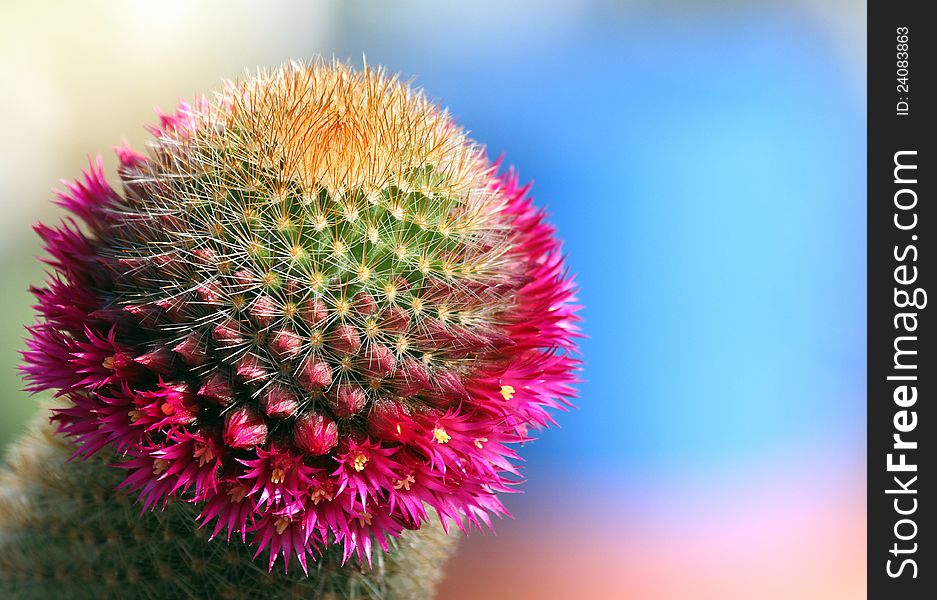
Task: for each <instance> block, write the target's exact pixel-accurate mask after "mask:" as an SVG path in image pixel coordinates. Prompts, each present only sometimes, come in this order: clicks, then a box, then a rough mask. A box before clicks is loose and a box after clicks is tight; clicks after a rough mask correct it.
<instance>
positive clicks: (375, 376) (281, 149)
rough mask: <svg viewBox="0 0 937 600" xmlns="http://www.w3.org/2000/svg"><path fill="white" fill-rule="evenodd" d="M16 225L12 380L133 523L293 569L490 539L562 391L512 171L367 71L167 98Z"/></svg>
mask: <svg viewBox="0 0 937 600" xmlns="http://www.w3.org/2000/svg"><path fill="white" fill-rule="evenodd" d="M151 130H152V133H153V139H152V141H151V143H150V145H149V148H148V152H147V154H146V155H143V154H139V153H137V152H135V151H133V150H130V149H129V148H120V149H118V156H119V159H120V168H119V173H118V175H119V180H120V189H116V188H113V187H112V186H111V185H110V184H108V183H107V181H106V180H105V177H104V174H103V170H102V168H101V167H100V163H99V164H98V165H97V166H94V165H93V166H92V168H91V170H90V172H89V173H88V174H87V175H86V177H85V179H84V180H83V181H81V182H77V183H74V184H71V185H69V186H68V189H67V191H65V192H63V193H62V194H61V197H60V202H61V203H62V204H64V205H65V206H66V207H67V208H69V209H70V210H71V211H72V212H73V213H74V214H75V215H76V216H77V217H78V218H79V219H80V220H81V221H83V225H84V227H83V228H80V227H78V226H76V225H74V224H72V223H69V222H67V223H65V224H64V225H62V226H60V227H58V228H49V227H44V226H40V227H39V228H38V231H39V233H40V235H41V236H42V237H43V239H44V240H45V242H46V247H47V249H48V251H49V253H50V255H51V258H50V259H49V264H50V265H52V267H53V268H54V269H55V274H54V275H53V276H52V277H51V279H50V280H49V281H48V282H47V284H46V285H45V286H44V287H40V288H37V289H36V290H35V294H36V296H37V298H38V307H37V308H38V311H39V314H40V322H39V323H38V324H37V325H36V326H34V327H32V328H31V333H32V339H31V340H30V341H29V350H28V351H27V352H26V353H25V358H26V363H27V364H26V366H25V368H24V372H25V374H26V376H27V378H28V380H29V381H30V385H31V389H32V390H34V391H40V390H48V389H51V390H55V391H56V392H57V393H58V394H59V395H61V396H64V397H65V398H67V399H68V400H70V402H71V405H70V406H69V407H67V408H64V409H62V410H59V411H58V412H57V414H56V417H55V418H56V420H57V423H58V425H59V430H60V431H62V432H63V433H65V434H67V435H69V436H71V437H72V438H73V439H74V440H75V441H76V442H77V444H78V446H79V450H78V455H79V456H82V457H86V456H89V455H92V454H94V453H96V452H98V451H101V450H102V449H104V448H107V449H108V450H106V452H108V453H113V452H116V453H117V454H118V455H119V456H120V457H122V458H123V459H124V460H123V461H122V462H121V465H120V466H121V467H122V468H123V469H124V470H125V473H126V477H125V478H124V480H123V482H122V483H121V486H122V487H124V488H128V489H130V490H132V491H134V492H135V493H136V494H138V496H139V498H140V499H141V500H142V502H143V505H144V506H145V507H146V508H153V507H158V506H162V505H163V504H164V503H165V502H166V501H167V500H168V499H171V498H175V497H179V498H182V499H184V500H188V501H190V502H193V503H195V504H196V505H197V506H198V508H199V514H198V519H199V520H200V521H201V522H202V523H203V524H209V527H210V529H211V531H212V533H213V534H214V535H217V534H222V533H224V534H225V535H226V536H229V537H230V536H231V535H233V534H236V535H237V536H239V537H242V538H244V539H247V538H248V536H249V538H250V539H249V541H250V543H251V544H252V545H253V546H255V547H256V548H257V550H258V551H261V550H264V549H267V550H269V564H270V565H271V566H272V565H273V563H274V562H275V561H276V560H277V557H278V556H282V557H283V558H284V563H285V564H288V563H289V562H290V561H289V556H290V555H293V556H295V557H296V558H297V559H298V561H299V563H300V565H301V566H302V568H303V569H306V568H307V556H310V555H311V556H315V555H316V554H318V553H320V552H321V551H322V550H323V549H324V548H326V547H328V546H329V545H331V544H333V543H337V544H339V545H341V546H342V555H343V557H344V558H345V559H347V558H348V557H349V556H351V555H357V557H358V558H359V560H370V556H371V550H372V545H373V544H375V543H376V544H378V545H379V546H380V547H381V548H383V549H386V548H387V544H388V540H389V539H391V538H393V537H394V536H396V535H399V534H400V533H401V531H403V530H405V529H416V528H419V527H420V525H421V524H422V523H424V522H426V520H427V518H428V513H427V507H430V508H432V509H433V510H434V511H435V512H436V513H438V515H439V517H440V519H441V520H442V522H443V526H444V527H446V528H448V526H449V524H451V523H456V524H457V525H458V526H459V527H466V526H471V525H481V524H485V523H489V515H490V514H502V513H504V512H505V511H504V508H503V506H502V504H501V503H500V501H499V500H498V498H497V495H496V494H497V493H498V492H503V491H507V490H509V489H510V487H511V485H512V484H513V483H514V482H516V480H517V475H518V471H517V467H516V465H515V462H516V460H517V455H516V453H515V451H514V450H513V449H512V448H513V446H515V445H516V444H518V443H521V442H524V441H526V440H528V439H530V438H529V434H528V429H529V428H530V427H534V428H537V427H542V426H545V425H547V424H548V423H549V422H551V417H550V415H549V413H548V409H551V408H559V407H563V406H564V405H566V404H567V402H568V398H569V397H570V396H571V395H572V394H573V388H572V385H573V384H574V383H575V380H576V371H577V369H578V361H577V359H576V358H575V356H574V354H575V350H576V345H575V338H576V336H577V327H576V321H577V317H576V314H575V311H576V306H575V304H574V298H573V294H574V286H573V284H572V282H571V280H570V278H569V276H568V274H567V271H566V267H565V266H564V260H563V256H562V254H561V252H560V247H559V242H558V241H557V240H556V239H555V238H554V236H553V229H552V228H551V227H550V226H549V225H547V224H546V222H545V220H544V219H545V217H544V213H543V212H542V211H541V210H538V209H536V208H535V207H534V206H533V205H532V203H531V201H530V199H529V198H528V196H527V188H526V187H519V186H518V184H517V179H516V177H515V176H514V175H513V173H512V172H511V171H508V172H507V173H506V174H498V172H497V165H495V164H492V163H491V162H490V161H489V160H488V159H487V158H486V157H485V155H484V153H483V151H482V150H481V148H480V147H478V146H477V145H475V144H474V143H473V142H472V141H471V140H470V139H468V138H467V137H466V136H465V134H464V133H463V131H462V130H461V129H460V128H459V127H457V126H456V125H455V124H454V123H453V121H452V119H451V118H450V117H449V116H448V115H447V113H446V112H444V111H442V110H440V109H439V108H438V107H436V106H435V105H433V104H432V103H431V102H429V101H428V100H427V99H426V97H425V96H424V95H423V94H422V93H418V92H416V91H414V90H412V89H410V88H409V87H407V86H405V85H403V84H401V83H399V82H398V81H396V80H395V79H394V78H390V77H388V76H387V75H385V74H384V73H383V72H382V71H380V70H372V69H365V70H363V71H354V70H352V69H350V68H349V67H347V66H344V65H340V64H324V63H313V64H307V65H299V64H293V65H289V66H286V67H283V68H280V69H277V70H274V71H271V72H266V73H264V72H262V73H259V74H257V75H256V76H254V77H250V78H247V79H244V80H242V81H238V82H233V83H230V84H228V85H226V86H225V87H224V88H223V89H222V90H221V91H219V92H217V93H216V94H215V95H214V96H213V97H212V98H210V99H200V100H198V101H197V102H195V103H193V104H192V105H188V104H182V105H180V107H179V110H178V111H177V112H176V113H175V114H173V115H166V116H163V117H162V119H161V123H160V125H158V126H156V127H153V128H151Z"/></svg>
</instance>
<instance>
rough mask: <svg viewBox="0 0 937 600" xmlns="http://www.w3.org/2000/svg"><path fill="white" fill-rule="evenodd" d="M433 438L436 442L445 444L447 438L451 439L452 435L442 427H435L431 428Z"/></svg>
mask: <svg viewBox="0 0 937 600" xmlns="http://www.w3.org/2000/svg"><path fill="white" fill-rule="evenodd" d="M433 439H434V440H436V443H437V444H447V443H449V440H451V439H452V436H450V435H449V434H448V433H446V430H445V429H443V428H442V427H437V428H436V429H434V430H433Z"/></svg>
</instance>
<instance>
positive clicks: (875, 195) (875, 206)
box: [867, 0, 937, 600]
mask: <svg viewBox="0 0 937 600" xmlns="http://www.w3.org/2000/svg"><path fill="white" fill-rule="evenodd" d="M927 5H928V3H926V2H924V1H923V0H921V1H916V2H907V1H901V0H892V1H888V0H869V4H868V117H867V118H868V121H867V122H868V157H867V159H868V163H867V165H868V173H867V176H868V199H867V202H868V204H867V211H868V212H867V216H868V224H867V227H868V272H867V273H868V297H867V298H868V322H867V326H868V330H867V331H868V354H867V356H868V406H867V415H868V465H867V466H868V597H869V598H875V599H878V598H882V599H887V600H903V599H917V598H925V597H926V598H934V597H935V596H934V595H933V594H934V590H935V589H937V565H935V564H934V561H933V558H934V556H935V552H934V548H933V544H935V543H937V535H935V534H934V531H933V527H934V518H933V515H934V514H935V511H937V506H934V504H935V503H937V497H935V496H934V495H933V494H928V493H925V492H924V490H925V489H931V490H934V489H937V486H935V481H934V479H935V473H934V470H933V455H934V454H935V452H937V427H935V424H934V421H935V420H937V411H935V410H934V409H933V408H932V405H933V404H934V403H935V402H937V356H935V354H934V352H933V347H934V338H935V337H937V327H935V325H934V320H935V310H934V308H932V307H931V306H930V303H931V302H933V303H937V286H935V285H934V283H935V282H937V260H934V253H935V248H937V244H935V237H937V224H935V220H937V211H935V210H934V204H935V203H937V197H935V196H934V193H935V187H934V183H933V181H934V179H935V177H937V172H935V169H934V165H935V163H937V156H935V152H934V150H933V147H934V136H935V131H934V127H933V123H934V121H933V112H934V111H935V110H937V97H935V95H934V84H933V80H934V78H935V77H937V68H935V67H937V48H935V38H937V23H935V22H934V21H933V19H928V18H926V17H925V7H926V6H927ZM931 9H933V7H931ZM925 456H928V457H929V460H925V458H924V457H925ZM925 589H926V590H928V591H929V592H930V593H929V594H925V591H924V590H925Z"/></svg>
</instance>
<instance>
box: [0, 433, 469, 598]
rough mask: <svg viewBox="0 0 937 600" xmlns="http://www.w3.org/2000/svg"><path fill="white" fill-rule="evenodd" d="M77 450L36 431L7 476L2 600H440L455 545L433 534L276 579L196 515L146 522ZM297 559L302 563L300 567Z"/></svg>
mask: <svg viewBox="0 0 937 600" xmlns="http://www.w3.org/2000/svg"><path fill="white" fill-rule="evenodd" d="M72 452H74V448H72V447H70V446H69V445H68V444H67V443H66V442H64V441H63V440H62V439H61V438H58V437H56V436H54V435H53V433H52V428H51V427H50V426H49V425H48V424H45V425H42V426H39V427H35V428H34V429H33V430H32V431H30V432H29V433H28V434H27V435H26V436H24V437H23V438H22V439H21V440H20V441H19V442H18V443H17V444H16V445H15V446H13V447H12V448H11V449H10V451H9V452H8V455H7V460H8V467H7V468H5V469H4V470H3V472H0V597H2V598H9V599H11V600H12V599H24V600H25V599H36V600H39V599H42V600H45V599H48V598H56V599H62V600H84V599H92V598H94V599H107V598H139V599H148V598H152V599H164V598H174V599H183V598H200V599H203V598H219V599H245V600H246V599H261V598H271V599H280V598H282V599H287V598H321V599H332V600H411V599H420V598H424V599H429V598H432V594H433V590H434V588H435V585H436V583H437V582H438V581H439V580H440V579H441V576H442V569H443V565H444V564H445V562H446V559H447V558H448V557H449V555H450V554H451V552H452V550H453V549H454V547H455V543H456V541H457V538H456V537H455V536H451V535H446V534H445V533H444V532H443V531H442V529H441V528H440V527H439V526H438V525H436V526H424V527H423V528H421V529H420V530H419V531H408V532H405V533H404V534H403V535H401V536H400V537H399V538H397V539H396V540H395V541H394V544H393V547H392V549H391V551H390V552H389V553H387V554H380V555H378V556H377V557H376V558H375V561H374V565H373V566H372V567H370V568H369V567H367V566H361V565H360V564H359V563H358V561H357V560H356V559H352V560H351V561H349V562H348V563H346V564H344V565H343V564H342V556H341V552H340V550H339V549H338V548H332V549H330V550H328V551H326V552H325V553H324V554H323V555H322V556H321V557H319V559H318V560H317V561H316V562H315V564H314V565H311V568H310V572H309V574H308V576H307V575H305V574H303V573H302V571H301V570H299V569H295V570H294V571H293V572H291V573H289V574H286V573H280V572H276V571H275V572H268V571H267V570H266V569H265V568H264V567H263V566H261V565H259V564H257V562H256V561H254V560H253V557H252V552H251V551H250V550H249V549H248V547H247V546H245V545H244V544H242V543H240V542H239V541H238V542H233V543H226V542H225V541H224V540H211V541H210V540H208V539H207V537H208V532H207V531H206V530H198V531H199V532H200V533H196V532H194V531H193V526H192V522H193V519H194V518H195V515H196V511H195V507H194V506H192V505H191V504H188V503H182V502H175V503H171V504H170V505H169V506H167V508H166V509H165V510H163V511H154V512H145V513H143V514H141V512H140V506H139V505H138V504H134V502H133V501H132V499H131V498H129V497H128V496H127V494H126V493H124V492H121V491H118V490H115V486H116V485H117V484H118V483H119V482H120V476H119V473H118V472H117V471H116V470H115V469H112V468H110V467H109V466H107V465H106V464H105V462H104V460H103V457H94V458H92V459H90V460H88V461H85V462H74V461H73V462H66V461H67V459H68V457H69V456H70V455H71V453H72ZM293 560H294V561H295V560H296V559H295V558H293Z"/></svg>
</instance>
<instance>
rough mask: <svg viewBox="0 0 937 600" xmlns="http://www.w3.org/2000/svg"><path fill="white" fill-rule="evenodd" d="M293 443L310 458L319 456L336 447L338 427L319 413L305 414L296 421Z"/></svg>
mask: <svg viewBox="0 0 937 600" xmlns="http://www.w3.org/2000/svg"><path fill="white" fill-rule="evenodd" d="M293 443H294V444H296V446H297V447H298V448H299V449H301V450H303V451H305V452H308V453H309V454H310V455H312V456H320V455H322V454H325V453H326V452H328V451H329V450H331V449H332V448H334V447H335V446H337V445H338V427H337V426H336V425H335V421H333V420H332V419H330V418H328V417H327V416H325V415H323V414H321V413H318V412H309V413H306V414H305V415H303V416H302V417H300V418H299V419H297V420H296V424H295V426H294V427H293Z"/></svg>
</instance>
